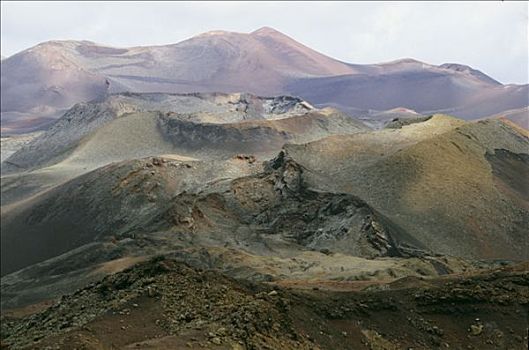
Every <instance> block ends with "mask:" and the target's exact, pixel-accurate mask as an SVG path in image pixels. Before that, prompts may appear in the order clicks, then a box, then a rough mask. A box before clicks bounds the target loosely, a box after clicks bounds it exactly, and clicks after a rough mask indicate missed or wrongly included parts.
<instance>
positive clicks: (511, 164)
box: [285, 115, 529, 260]
mask: <svg viewBox="0 0 529 350" xmlns="http://www.w3.org/2000/svg"><path fill="white" fill-rule="evenodd" d="M285 151H286V153H287V154H288V155H289V157H291V158H292V160H293V161H294V162H296V163H298V164H299V165H300V166H301V167H303V168H304V169H306V171H305V172H304V173H303V178H304V181H306V182H307V184H308V185H309V186H310V187H312V188H316V189H320V190H324V191H333V192H345V193H351V194H354V195H356V196H358V197H360V198H363V199H364V200H366V201H367V202H368V203H370V204H371V205H372V206H373V207H374V208H375V209H376V210H378V211H380V212H381V213H383V214H384V215H386V216H387V217H388V218H390V219H391V220H392V221H393V222H395V223H397V224H398V225H400V226H401V227H402V228H403V229H404V230H405V231H406V232H407V233H408V234H410V235H411V236H413V237H414V238H415V239H417V240H419V241H420V242H421V243H423V244H424V245H425V246H426V247H428V248H429V249H431V250H433V251H435V252H438V253H442V254H449V255H457V256H465V257H468V258H488V259H522V260H526V259H528V258H529V256H528V255H527V254H528V253H527V252H528V251H529V238H528V237H529V235H528V233H529V232H528V227H529V226H528V223H529V210H528V208H529V205H528V202H529V197H528V193H529V192H528V188H527V176H528V174H529V138H528V134H527V132H526V131H524V130H523V129H520V128H516V127H511V124H508V123H505V122H503V121H500V120H488V121H479V122H472V123H465V122H463V121H461V120H457V119H453V118H449V117H445V116H440V115H436V116H434V117H433V118H430V119H428V120H427V121H425V122H422V123H421V122H419V123H415V124H411V125H406V126H402V127H401V128H397V129H386V130H382V131H377V132H372V133H362V134H358V135H356V136H350V137H349V136H331V137H329V138H326V139H324V140H320V141H316V142H312V143H309V144H307V145H303V146H298V145H287V146H286V147H285ZM455 242H457V243H455Z"/></svg>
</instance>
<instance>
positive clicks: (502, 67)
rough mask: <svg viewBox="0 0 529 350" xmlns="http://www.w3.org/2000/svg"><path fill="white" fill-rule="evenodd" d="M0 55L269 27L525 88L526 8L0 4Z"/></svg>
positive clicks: (319, 46) (359, 57) (376, 57)
mask: <svg viewBox="0 0 529 350" xmlns="http://www.w3.org/2000/svg"><path fill="white" fill-rule="evenodd" d="M1 7H2V18H1V20H2V21H1V26H2V27H1V28H2V31H1V40H2V41H1V43H2V47H1V49H2V55H7V56H9V55H12V54H14V53H16V52H18V51H20V50H23V49H25V48H28V47H30V46H33V45H35V44H37V43H39V42H42V41H46V40H52V39H86V40H92V41H95V42H98V43H104V44H109V45H112V46H137V45H153V44H169V43H175V42H178V41H181V40H184V39H186V38H189V37H190V36H193V35H196V34H199V33H201V32H205V31H209V30H218V29H222V30H230V31H239V32H250V31H253V30H255V29H257V28H259V27H262V26H270V27H273V28H275V29H277V30H279V31H281V32H283V33H285V34H287V35H289V36H291V37H293V38H294V39H296V40H298V41H300V42H302V43H303V44H305V45H307V46H310V47H311V48H313V49H316V50H318V51H320V52H322V53H324V54H327V55H329V56H332V57H334V58H337V59H340V60H342V61H346V62H351V63H377V62H383V61H391V60H394V59H398V58H404V57H411V58H415V59H418V60H421V61H426V62H428V63H432V64H441V63H445V62H457V63H463V64H468V65H470V66H472V67H474V68H477V69H480V70H482V71H483V72H485V73H486V74H489V75H490V76H492V77H493V78H495V79H497V80H499V81H501V82H503V83H527V82H528V80H529V78H528V62H529V58H528V31H529V29H528V3H527V2H518V3H514V2H508V1H505V2H502V1H496V2H480V3H477V2H468V3H462V2H438V3H431V2H428V3H417V2H388V3H382V2H371V3H369V2H365V3H358V2H355V3H353V2H246V3H245V2H152V1H150V2H78V3H76V2H73V1H70V2H41V1H38V2H19V1H16V2H5V1H2V2H1Z"/></svg>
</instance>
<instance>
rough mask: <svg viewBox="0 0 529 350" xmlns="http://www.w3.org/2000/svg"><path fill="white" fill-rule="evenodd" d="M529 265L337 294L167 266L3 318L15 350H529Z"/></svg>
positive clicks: (165, 262)
mask: <svg viewBox="0 0 529 350" xmlns="http://www.w3.org/2000/svg"><path fill="white" fill-rule="evenodd" d="M528 286H529V274H528V272H527V266H526V265H525V266H523V265H515V266H508V267H503V268H499V269H495V270H493V271H490V272H487V273H477V274H470V275H451V276H447V277H444V278H442V279H426V280H425V279H417V278H403V279H399V280H396V281H395V282H392V283H388V284H380V285H377V286H371V287H368V288H364V289H363V290H361V291H341V292H331V291H328V290H320V289H319V288H318V287H317V286H313V288H312V289H311V290H300V289H298V288H293V287H289V288H284V287H280V286H277V285H274V284H273V283H272V284H271V283H249V282H244V281H240V280H234V279H231V278H228V277H226V276H224V275H222V274H221V273H219V272H217V271H214V270H201V269H198V270H197V269H194V268H191V267H189V266H187V265H185V264H182V263H180V262H177V261H175V260H174V259H172V258H170V257H157V258H155V259H152V260H150V261H148V262H145V263H141V264H139V265H136V266H134V267H132V268H129V269H127V270H125V271H123V272H121V273H117V274H115V275H111V276H109V277H107V278H105V279H103V280H102V281H101V282H98V283H93V284H91V285H90V286H88V287H86V288H84V289H81V290H78V291H77V292H75V293H73V294H71V295H68V296H64V297H62V298H60V299H59V300H58V301H57V302H55V303H53V304H52V305H51V306H49V307H44V309H43V310H42V311H38V312H35V310H33V311H29V314H27V313H28V311H27V310H26V314H25V315H24V312H21V311H20V310H18V313H17V312H16V311H12V312H10V313H5V314H4V315H3V316H2V346H3V348H6V349H73V348H78V349H111V348H112V349H129V348H141V349H167V348H173V349H179V348H191V349H202V348H212V349H352V348H354V349H364V348H365V349H409V348H414V349H432V348H452V349H525V348H526V345H527V341H528V339H527V311H528V309H527V306H528V305H529V288H528Z"/></svg>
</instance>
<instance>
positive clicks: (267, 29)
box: [250, 26, 284, 36]
mask: <svg viewBox="0 0 529 350" xmlns="http://www.w3.org/2000/svg"><path fill="white" fill-rule="evenodd" d="M277 34H280V35H284V34H283V33H281V32H280V31H278V30H275V29H274V28H271V27H266V26H264V27H261V28H259V29H257V30H254V31H253V32H251V33H250V35H263V36H265V35H277Z"/></svg>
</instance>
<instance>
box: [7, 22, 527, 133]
mask: <svg viewBox="0 0 529 350" xmlns="http://www.w3.org/2000/svg"><path fill="white" fill-rule="evenodd" d="M1 90H2V91H1V97H2V105H1V112H2V130H3V131H7V132H16V131H17V130H20V129H24V130H26V129H29V130H31V129H32V128H38V127H39V122H41V121H42V122H48V123H49V120H50V119H46V118H56V117H59V116H60V115H61V114H62V113H63V112H64V111H65V110H66V109H68V108H70V107H71V106H72V105H73V104H75V103H77V102H86V101H90V100H93V99H98V98H101V97H103V96H105V95H106V94H108V93H115V92H124V91H131V92H168V93H188V92H226V93H231V92H249V93H254V94H259V95H264V96H267V95H268V96H272V95H282V94H290V95H296V96H300V97H302V98H304V99H306V100H308V101H309V102H311V103H314V104H318V105H322V106H327V105H334V106H337V107H339V108H341V109H344V110H346V111H349V112H351V113H353V112H354V113H357V114H358V113H360V114H366V113H368V112H369V111H370V110H376V111H382V110H388V109H393V108H396V107H406V108H410V109H413V110H416V111H417V112H419V113H426V112H436V111H443V112H445V113H451V114H454V115H456V116H459V117H463V118H465V119H474V118H479V117H483V116H486V115H493V114H497V113H500V112H502V111H505V110H510V109H517V108H523V107H525V106H527V105H529V101H528V94H529V89H528V85H502V84H501V83H499V82H497V81H496V80H494V79H493V78H491V77H489V76H487V75H486V74H484V73H482V72H480V71H478V70H475V69H473V68H471V67H468V66H465V65H461V64H456V63H447V64H443V65H440V66H435V65H429V64H426V63H423V62H419V61H416V60H413V59H402V60H397V61H393V62H389V63H382V64H369V65H359V64H349V63H345V62H341V61H338V60H336V59H333V58H331V57H328V56H325V55H323V54H321V53H319V52H317V51H314V50H312V49H310V48H309V47H307V46H305V45H303V44H300V43H298V42H297V41H295V40H294V39H292V38H290V37H288V36H287V35H285V34H283V33H280V32H278V31H276V30H274V29H272V28H268V27H264V28H261V29H259V30H256V31H254V32H251V33H235V32H226V31H212V32H207V33H204V34H200V35H197V36H194V37H192V38H190V39H187V40H184V41H182V42H179V43H176V44H171V45H164V46H144V47H132V48H114V47H109V46H104V45H100V44H96V43H93V42H90V41H48V42H44V43H41V44H39V45H37V46H35V47H32V48H30V49H27V50H24V51H22V52H20V53H18V54H15V55H12V56H10V57H8V58H6V59H4V60H2V77H1Z"/></svg>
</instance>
